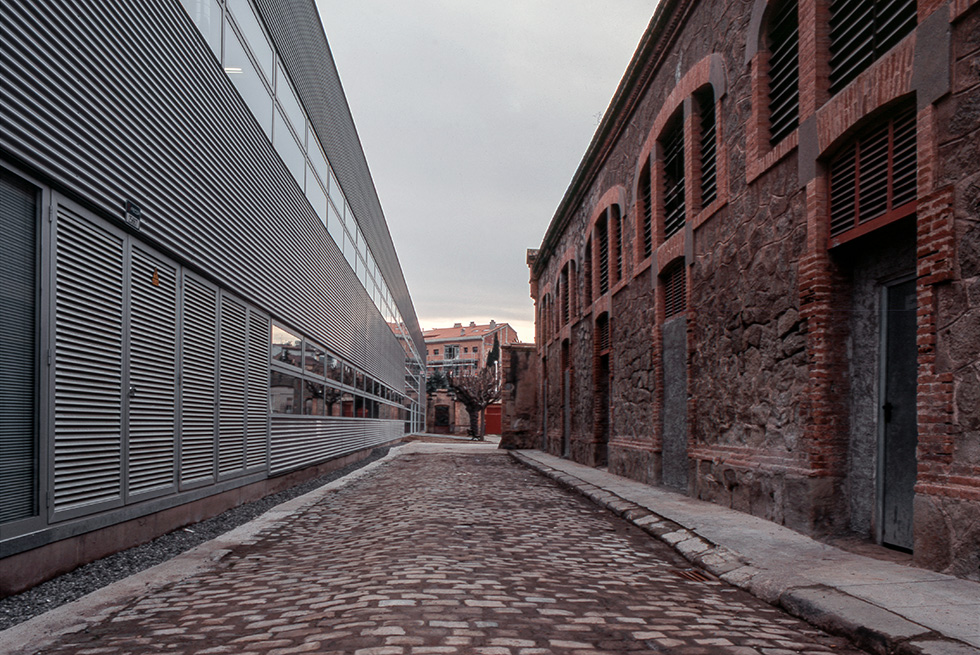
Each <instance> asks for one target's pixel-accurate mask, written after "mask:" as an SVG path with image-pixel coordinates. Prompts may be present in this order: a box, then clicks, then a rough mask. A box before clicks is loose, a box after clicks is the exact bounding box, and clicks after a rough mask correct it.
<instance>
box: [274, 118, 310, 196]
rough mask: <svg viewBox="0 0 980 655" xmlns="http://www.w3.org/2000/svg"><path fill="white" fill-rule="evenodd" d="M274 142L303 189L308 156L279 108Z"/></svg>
mask: <svg viewBox="0 0 980 655" xmlns="http://www.w3.org/2000/svg"><path fill="white" fill-rule="evenodd" d="M273 144H275V146H276V151H277V152H278V153H279V156H280V157H282V161H283V163H285V164H286V168H288V169H289V172H290V173H292V174H293V177H294V178H295V179H296V184H298V185H299V188H300V189H303V188H304V177H305V175H306V158H305V157H304V156H303V148H302V146H300V145H299V143H297V141H296V138H295V137H294V136H293V133H292V132H290V131H289V128H288V127H287V126H286V119H285V118H284V117H283V115H282V112H281V111H279V110H278V109H277V110H276V129H275V138H274V139H273Z"/></svg>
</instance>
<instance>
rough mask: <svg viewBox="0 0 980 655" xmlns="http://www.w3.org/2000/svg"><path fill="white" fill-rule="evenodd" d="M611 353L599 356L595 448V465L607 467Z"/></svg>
mask: <svg viewBox="0 0 980 655" xmlns="http://www.w3.org/2000/svg"><path fill="white" fill-rule="evenodd" d="M609 373H610V371H609V353H606V354H605V355H600V356H599V366H598V370H597V371H596V390H595V395H596V399H595V402H596V417H597V421H596V423H597V425H596V435H595V436H596V446H595V459H596V462H595V465H596V466H606V465H607V464H608V463H609V424H610V420H609V410H610V406H611V403H610V397H609V396H610V389H611V387H612V384H610V379H609Z"/></svg>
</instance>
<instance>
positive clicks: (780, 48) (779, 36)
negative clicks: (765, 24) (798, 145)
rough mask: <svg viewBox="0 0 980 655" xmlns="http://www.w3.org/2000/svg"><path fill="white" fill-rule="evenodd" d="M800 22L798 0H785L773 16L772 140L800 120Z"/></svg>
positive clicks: (779, 137) (774, 141)
mask: <svg viewBox="0 0 980 655" xmlns="http://www.w3.org/2000/svg"><path fill="white" fill-rule="evenodd" d="M799 43H800V24H799V13H798V8H797V0H783V2H780V3H779V4H778V5H777V6H775V7H773V10H772V17H771V18H770V19H769V143H770V144H771V145H776V144H777V143H779V142H780V141H782V140H783V139H784V138H786V136H787V135H788V134H790V133H792V132H793V130H795V129H796V128H797V126H798V125H799V122H800V55H799V51H800V48H799Z"/></svg>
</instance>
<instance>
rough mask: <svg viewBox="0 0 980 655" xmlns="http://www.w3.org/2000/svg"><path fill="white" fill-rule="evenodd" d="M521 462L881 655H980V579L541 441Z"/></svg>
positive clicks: (718, 572) (520, 455)
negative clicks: (909, 562)
mask: <svg viewBox="0 0 980 655" xmlns="http://www.w3.org/2000/svg"><path fill="white" fill-rule="evenodd" d="M510 454H511V456H512V457H513V458H514V459H516V460H517V461H518V462H520V463H522V464H524V465H526V466H528V467H530V468H532V469H534V470H536V471H538V472H540V473H542V474H543V475H545V476H547V477H549V478H552V479H553V480H555V481H557V482H558V483H559V484H562V485H564V486H566V487H568V488H570V489H573V490H575V491H578V492H579V493H581V494H582V495H584V496H586V497H587V498H589V499H591V500H593V501H594V502H596V503H598V504H599V505H602V506H603V507H606V508H608V509H610V510H612V511H613V512H615V513H616V514H618V515H619V516H621V517H623V518H624V519H626V520H628V521H630V522H631V523H633V524H634V525H636V526H638V527H640V528H642V529H643V530H645V531H646V532H648V533H649V534H651V535H652V536H654V537H656V538H657V539H659V540H661V541H663V542H664V543H667V544H669V545H670V546H672V547H673V548H674V549H675V550H677V551H678V552H679V553H680V554H681V555H683V556H684V557H685V558H686V559H687V560H689V561H690V562H692V563H693V564H696V565H697V566H699V567H701V568H703V569H704V570H706V571H708V572H709V573H712V574H713V575H715V576H717V577H719V578H720V579H722V580H724V581H726V582H728V583H730V584H732V585H734V586H736V587H739V588H740V589H744V590H746V591H748V592H749V593H751V594H753V595H754V596H757V597H759V598H761V599H763V600H765V601H767V602H769V603H771V604H773V605H776V606H778V607H781V608H782V609H784V610H786V611H787V612H789V613H790V614H792V615H794V616H797V617H799V618H801V619H803V620H805V621H807V622H809V623H811V624H813V625H815V626H817V627H819V628H822V629H824V630H827V631H828V632H832V633H834V634H839V635H843V636H846V637H848V638H850V639H851V640H852V641H853V642H854V643H855V644H856V645H858V646H860V647H861V648H865V649H867V650H870V651H872V652H874V653H878V654H879V655H980V583H976V582H971V581H969V580H962V579H960V578H955V577H952V576H949V575H944V574H942V573H936V572H934V571H926V570H924V569H918V568H913V567H908V566H903V565H901V564H896V563H892V562H883V561H880V560H876V559H873V558H869V557H865V556H862V555H856V554H854V553H849V552H846V551H843V550H841V549H839V548H835V547H833V546H830V545H828V544H824V543H821V542H819V541H816V540H814V539H811V538H810V537H807V536H804V535H802V534H800V533H798V532H794V531H793V530H790V529H789V528H785V527H783V526H780V525H777V524H775V523H772V522H771V521H767V520H765V519H762V518H759V517H756V516H751V515H749V514H744V513H742V512H738V511H736V510H732V509H727V508H725V507H721V506H719V505H715V504H713V503H708V502H705V501H701V500H696V499H694V498H690V497H688V496H685V495H683V494H681V493H678V492H675V491H671V490H667V489H664V488H661V487H653V486H650V485H645V484H641V483H639V482H635V481H633V480H629V479H627V478H622V477H619V476H617V475H613V474H611V473H607V472H605V471H601V470H599V469H595V468H591V467H588V466H584V465H582V464H577V463H575V462H572V461H569V460H566V459H561V458H558V457H555V456H553V455H547V454H545V453H542V452H540V451H537V450H520V451H517V450H515V451H510Z"/></svg>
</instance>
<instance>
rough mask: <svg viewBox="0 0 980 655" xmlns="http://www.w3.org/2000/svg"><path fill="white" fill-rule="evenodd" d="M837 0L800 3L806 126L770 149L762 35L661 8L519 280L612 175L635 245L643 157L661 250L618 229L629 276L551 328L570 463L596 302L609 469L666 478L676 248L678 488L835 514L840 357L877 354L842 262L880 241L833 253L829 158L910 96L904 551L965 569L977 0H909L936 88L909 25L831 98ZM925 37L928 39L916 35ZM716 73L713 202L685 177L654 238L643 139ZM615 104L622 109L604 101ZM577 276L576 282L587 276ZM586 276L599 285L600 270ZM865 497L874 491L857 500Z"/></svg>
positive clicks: (730, 9) (549, 274)
mask: <svg viewBox="0 0 980 655" xmlns="http://www.w3.org/2000/svg"><path fill="white" fill-rule="evenodd" d="M829 4H830V3H829V0H801V3H800V12H799V19H800V62H801V70H800V85H801V95H800V122H801V127H800V129H799V130H797V131H795V132H793V133H792V134H790V135H788V136H787V137H786V138H785V139H783V140H782V141H781V142H780V143H779V144H777V146H776V148H771V147H770V146H769V137H768V108H767V106H766V105H767V102H766V95H767V83H766V82H765V80H763V79H762V78H761V76H762V75H763V74H764V73H765V70H766V65H767V61H766V57H767V54H766V53H765V51H764V48H763V49H760V50H759V51H758V52H756V53H755V54H753V55H752V56H751V57H750V58H749V59H748V60H747V58H746V51H745V48H746V44H748V43H751V40H752V39H758V38H759V35H758V34H749V33H748V29H749V24H750V16H749V14H750V12H751V11H752V9H753V8H752V6H751V5H752V3H749V2H744V3H727V2H722V1H721V0H698V1H692V2H688V3H684V4H683V7H682V10H683V11H684V12H685V18H684V20H683V21H678V22H677V23H672V24H673V25H682V27H678V28H677V29H679V30H681V31H680V32H679V33H676V34H675V33H668V34H664V35H662V37H663V39H664V41H663V43H664V44H666V45H664V50H663V51H662V52H658V53H657V55H656V58H651V59H650V61H649V62H646V63H643V62H641V63H640V65H648V66H651V67H656V68H655V70H654V69H653V68H651V70H652V72H650V73H648V74H645V76H644V77H643V78H642V79H644V80H645V81H644V83H643V84H644V86H643V90H642V93H638V92H636V91H635V90H633V91H630V93H629V94H628V95H629V97H631V98H632V97H636V98H638V100H637V101H636V104H635V105H630V108H629V114H628V116H626V117H625V118H623V119H622V121H623V125H624V126H625V127H624V128H623V131H622V132H618V133H617V132H604V131H603V130H602V129H600V131H599V132H597V134H598V135H599V136H597V141H596V142H595V143H594V144H593V148H592V150H591V151H592V152H603V153H605V154H604V155H603V157H602V159H601V160H596V161H595V162H591V161H590V160H588V159H587V160H586V162H585V165H586V166H585V167H584V168H583V169H582V170H588V171H590V172H589V174H588V177H587V179H586V178H582V179H581V180H578V181H577V182H576V184H578V185H579V187H573V189H570V191H574V192H575V193H574V195H570V196H569V197H574V198H576V201H575V205H574V206H568V207H565V206H563V208H562V209H560V212H564V213H563V214H561V220H562V224H563V225H565V226H566V227H565V228H564V232H563V233H562V234H561V235H560V236H559V237H558V243H557V245H555V246H554V248H550V249H549V252H545V251H544V250H542V254H541V257H542V258H543V259H542V260H541V262H540V263H541V266H540V267H538V268H535V269H534V270H535V271H537V273H536V275H538V277H537V278H536V279H535V280H534V281H533V284H535V285H540V287H541V288H542V289H545V288H547V285H552V284H553V283H554V281H555V280H557V279H558V277H559V274H560V270H561V265H562V263H563V262H564V261H566V259H567V255H568V254H569V253H573V256H574V258H575V259H576V261H581V257H582V256H583V254H584V248H585V244H586V241H587V239H588V237H589V234H590V230H591V228H592V221H593V220H594V218H595V216H596V213H597V212H599V211H601V209H602V208H603V207H602V205H603V204H604V203H605V202H606V200H607V199H608V196H607V194H608V193H609V192H610V190H611V189H614V188H622V189H624V192H623V193H624V195H625V197H624V198H623V199H622V201H621V206H622V207H624V208H628V209H627V210H626V212H625V215H624V216H623V234H624V235H625V236H626V240H627V241H628V240H629V239H636V238H637V235H638V234H640V232H639V231H638V228H639V226H638V224H637V215H638V214H639V211H638V199H637V190H638V188H639V185H638V182H637V180H638V177H639V174H640V171H641V170H642V169H643V167H645V166H647V165H650V166H651V168H652V169H653V175H652V178H653V184H652V185H651V186H652V197H653V198H654V206H653V212H652V213H653V220H654V229H653V234H654V244H653V246H654V254H653V256H652V257H649V258H647V259H646V260H643V261H638V260H639V256H638V253H642V250H640V246H639V244H636V243H633V244H629V243H624V254H625V255H626V256H625V257H624V271H623V273H624V280H623V282H622V283H620V284H619V285H616V286H615V288H613V289H611V290H610V292H609V294H607V295H606V296H604V297H602V298H596V299H595V301H594V302H592V303H591V304H590V303H589V302H583V303H582V304H581V306H580V307H579V308H578V310H579V312H578V316H575V317H573V318H572V321H571V325H570V326H569V327H568V329H567V330H563V331H562V333H561V335H560V336H561V338H567V339H568V340H569V356H570V361H571V365H572V371H573V388H574V398H573V399H572V421H571V423H572V429H571V435H570V457H572V458H573V459H576V460H577V461H581V462H584V463H593V462H594V459H595V435H594V426H595V425H596V416H595V409H596V408H595V406H594V393H593V392H594V383H595V380H594V371H595V365H596V362H595V358H594V352H593V340H592V338H593V336H592V328H593V326H594V321H595V318H596V317H597V316H599V315H600V314H601V313H603V312H609V315H610V320H611V321H612V324H613V330H614V346H613V353H612V361H611V369H612V371H613V376H614V382H613V385H614V386H613V389H614V398H613V403H614V405H613V412H612V414H613V419H612V434H611V439H610V443H609V467H610V471H613V472H616V473H620V474H623V475H628V476H630V477H632V478H636V479H640V480H644V481H647V482H653V483H656V482H658V481H659V479H660V475H661V471H660V468H661V463H660V462H661V437H662V434H661V431H662V421H663V416H662V415H663V374H664V373H663V367H662V364H661V360H662V329H661V325H662V323H663V320H664V311H663V293H662V289H661V282H660V280H659V279H658V277H659V274H660V273H661V272H662V271H663V270H664V268H665V267H666V266H668V265H669V264H670V263H671V262H672V261H675V260H677V259H678V258H680V257H683V258H684V260H685V263H686V265H687V270H688V286H687V292H688V294H689V304H688V314H687V318H688V323H687V325H688V348H689V353H688V381H689V392H690V401H689V404H688V428H689V434H688V443H689V448H688V453H687V455H688V461H689V472H690V475H689V476H688V479H689V489H688V492H689V493H690V494H692V495H695V496H698V497H700V498H704V499H706V500H711V501H714V502H718V503H720V504H724V505H726V506H731V507H735V508H738V509H742V510H744V511H747V512H751V513H753V514H756V515H759V516H764V517H767V518H770V519H771V520H773V521H777V522H779V523H783V524H786V525H789V526H792V527H794V528H796V529H799V530H801V531H804V532H808V533H826V532H836V531H841V530H845V529H847V527H848V526H849V525H850V523H849V521H848V518H849V516H848V513H849V512H850V511H852V508H849V507H848V503H847V502H842V497H843V495H845V494H847V493H849V489H852V488H855V487H854V486H853V485H849V484H848V475H849V468H848V462H849V461H850V460H849V452H848V449H849V448H850V447H851V433H852V431H853V430H854V429H858V428H855V427H854V425H852V421H851V417H850V416H849V413H850V411H851V406H852V404H853V403H854V402H856V401H855V400H854V398H855V396H853V394H852V393H851V390H850V380H849V376H850V375H851V371H852V369H851V365H852V363H853V362H852V360H851V359H850V358H851V357H855V356H862V357H865V358H867V357H869V355H868V354H867V353H863V354H859V355H854V354H852V353H851V351H850V350H849V347H850V346H849V338H850V330H851V329H852V325H851V321H850V320H849V318H848V316H849V313H848V311H849V308H850V307H851V303H852V302H853V299H852V294H853V290H852V278H853V276H854V270H853V268H852V263H853V262H854V261H855V260H854V258H855V257H860V254H861V249H862V248H874V247H876V246H875V243H876V241H875V238H876V237H875V236H871V237H868V238H865V239H864V241H860V242H858V245H857V247H854V246H849V247H847V248H845V247H844V246H840V247H835V248H829V240H828V230H829V225H828V215H829V207H828V205H829V199H828V194H829V182H828V179H827V172H826V162H827V161H828V159H829V157H831V156H832V155H833V153H834V149H835V148H836V147H837V145H838V144H839V143H841V141H842V140H843V139H846V138H848V135H849V134H851V133H852V132H853V130H855V129H858V128H860V127H861V126H862V125H866V124H867V123H866V120H867V119H868V117H869V116H870V115H872V114H874V113H875V112H876V111H880V110H882V111H883V112H884V113H887V112H888V111H889V109H888V107H889V105H891V104H892V103H898V102H906V101H912V100H913V99H914V100H915V101H916V104H917V108H918V110H919V117H918V123H917V125H918V135H917V143H918V152H917V155H918V198H919V206H918V211H917V215H916V218H915V219H914V220H915V230H911V229H910V230H905V229H904V227H903V228H902V230H899V231H898V232H892V233H890V234H893V235H894V234H901V235H904V236H903V237H902V238H905V239H907V241H906V242H905V243H906V245H907V246H908V252H911V246H912V242H911V240H912V239H913V238H914V239H915V240H916V242H915V247H916V249H917V252H918V261H917V270H916V271H915V273H916V275H917V278H918V296H917V297H918V321H919V325H918V328H919V337H918V338H919V343H918V345H919V359H918V363H919V380H918V390H919V397H918V401H917V407H918V410H919V426H918V427H919V452H920V457H919V462H918V465H919V469H918V470H919V476H918V481H917V486H916V492H917V496H916V501H915V507H914V517H915V518H914V520H915V534H916V544H915V559H916V563H918V564H920V565H923V566H928V567H931V568H934V569H937V570H945V571H949V572H952V573H956V574H958V575H965V576H967V577H972V578H978V577H980V568H978V567H980V561H978V560H980V553H978V552H977V551H978V549H977V548H976V544H977V543H980V343H978V341H980V340H978V339H977V337H976V335H977V334H980V219H978V216H980V172H978V169H977V167H976V152H977V149H978V145H980V17H978V15H980V10H978V7H980V3H978V2H977V0H949V1H948V2H947V1H940V0H920V3H919V18H920V21H921V20H925V19H927V18H929V20H930V24H929V30H932V31H930V32H928V34H929V35H931V38H933V39H934V38H935V37H936V36H937V34H938V36H939V37H941V38H944V37H943V35H942V34H941V31H942V30H941V29H940V31H939V32H937V31H936V29H937V23H936V21H935V16H936V12H940V14H942V15H944V16H946V15H948V17H949V21H950V23H949V25H950V28H949V29H950V32H949V34H950V35H951V36H950V44H951V48H952V50H951V55H952V56H951V76H950V91H949V92H945V91H942V84H939V85H938V86H937V85H935V84H931V83H930V82H931V81H933V80H935V79H936V77H935V74H934V73H935V71H934V70H933V68H929V66H930V65H931V66H933V67H934V65H935V61H936V58H935V57H929V56H928V55H929V52H928V51H927V50H928V49H927V48H926V46H925V45H924V44H920V43H917V41H918V38H919V33H918V32H915V33H913V34H910V35H909V36H907V37H906V38H905V39H904V40H903V41H902V42H901V43H899V44H898V45H897V46H896V47H895V48H894V49H893V50H892V51H891V52H889V53H887V54H886V55H885V56H884V57H882V58H881V59H879V60H878V61H877V62H876V63H875V64H873V65H872V66H871V67H870V68H869V69H867V70H866V71H864V72H863V73H862V74H861V75H859V76H858V78H857V79H855V80H854V81H853V82H852V83H851V84H850V85H849V86H848V87H847V88H845V89H843V90H841V91H840V92H839V93H837V94H835V95H834V96H833V97H830V94H829V90H828V88H829V84H828V78H829V61H828V57H827V52H828V49H829V31H828V29H827V22H828V20H827V19H828V16H829ZM757 15H759V14H757ZM944 20H945V19H944ZM944 25H945V23H940V24H939V28H943V26H944ZM936 43H938V42H937V41H935V40H931V41H929V44H931V46H930V47H935V44H936ZM939 61H940V62H942V59H940V60H939ZM634 63H636V62H634ZM939 65H940V66H942V65H943V64H942V63H940V64H939ZM922 66H925V67H926V68H925V69H923V68H921V67H922ZM917 67H919V68H917ZM719 71H721V73H722V74H721V75H720V77H719ZM917 72H918V77H917V76H916V73H917ZM712 76H713V77H712ZM708 79H714V80H716V81H717V80H719V79H721V80H723V81H724V95H722V96H721V97H719V102H718V105H717V106H718V110H717V117H718V131H719V135H720V137H719V138H720V143H719V151H718V153H719V154H718V164H719V167H718V176H719V200H717V201H716V202H715V203H712V206H711V207H708V208H698V207H697V206H696V205H697V201H698V198H697V193H696V192H695V191H696V190H695V188H694V187H693V186H691V187H689V188H688V201H689V205H690V212H689V214H688V221H687V226H686V228H685V229H684V230H683V231H681V232H680V233H679V234H678V235H677V236H675V237H674V238H672V239H671V240H669V241H667V242H665V241H664V238H663V228H662V223H663V203H662V201H659V202H658V200H657V199H658V198H662V195H663V188H662V187H663V183H662V174H663V166H662V163H661V162H660V161H659V158H660V157H661V154H662V153H660V152H659V151H660V148H659V145H658V143H657V139H658V138H659V137H660V135H661V132H662V129H663V126H664V125H665V124H666V122H667V121H668V120H669V119H670V117H671V116H673V115H674V112H675V111H676V110H677V108H678V107H680V106H682V105H683V104H684V103H688V104H689V98H690V96H691V94H692V93H693V92H694V91H695V90H696V89H698V88H700V87H701V86H702V85H703V84H704V83H705V82H706V81H707V80H708ZM923 80H926V82H924V81H923ZM940 82H941V80H940ZM917 84H918V85H923V84H925V85H926V86H928V87H929V88H928V89H926V91H927V92H929V93H932V95H929V96H925V95H923V91H922V89H918V88H916V86H915V85H917ZM923 88H925V87H923ZM937 88H939V91H938V92H936V89H937ZM915 94H919V95H918V96H916V95H915ZM688 109H690V107H689V108H688ZM689 115H690V112H688V116H689ZM608 119H609V120H619V119H618V118H617V117H616V116H615V115H614V114H610V116H609V117H608ZM687 127H688V130H687V135H686V141H687V147H686V149H687V155H688V159H690V157H691V156H693V155H694V154H696V149H695V148H694V147H693V144H694V141H693V140H692V139H691V137H692V136H693V135H694V133H695V132H696V129H695V128H696V125H695V124H694V123H693V122H692V121H690V119H688V125H687ZM690 184H691V185H693V184H695V181H694V180H691V181H690ZM699 209H700V210H701V211H697V210H699ZM908 220H911V219H908ZM906 226H911V224H910V223H908V221H907V222H906ZM913 235H914V236H913ZM862 238H863V237H862ZM593 247H595V243H593ZM595 254H596V253H593V255H594V256H595ZM579 270H581V268H580V269H579ZM577 277H578V283H579V284H581V280H582V279H583V278H584V275H580V276H577ZM593 279H594V280H597V279H598V271H597V269H596V267H595V266H593ZM585 296H586V294H585V293H584V289H583V290H582V296H581V297H585ZM875 320H877V319H875ZM558 336H559V335H557V334H555V335H553V336H549V337H548V339H546V340H544V341H543V342H542V343H541V344H539V347H538V355H539V361H544V362H546V368H547V375H548V380H549V381H548V389H549V394H548V398H547V399H545V400H544V401H543V402H545V403H546V404H547V407H548V446H547V447H548V449H549V451H550V452H552V453H555V454H561V453H562V450H561V449H562V443H561V430H562V414H561V409H562V408H561V398H560V390H561V384H560V382H561V377H560V368H559V362H560V352H561V340H560V339H559V338H558ZM863 365H867V361H865V362H864V364H863ZM859 409H860V411H864V412H867V411H870V412H871V413H872V414H874V413H875V410H874V408H870V409H868V408H866V407H864V406H861V407H860V408H859ZM855 425H858V423H855ZM862 425H863V424H862ZM860 429H863V428H860ZM862 434H863V433H862ZM865 436H866V435H865ZM870 438H871V439H872V440H873V438H874V435H873V434H872V435H871V437H870ZM869 461H870V460H869ZM872 475H873V474H872ZM873 502H874V501H873V499H867V500H866V501H865V507H868V506H870V505H871V504H872V503H873ZM864 536H865V537H866V538H869V539H870V538H873V535H864Z"/></svg>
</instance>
